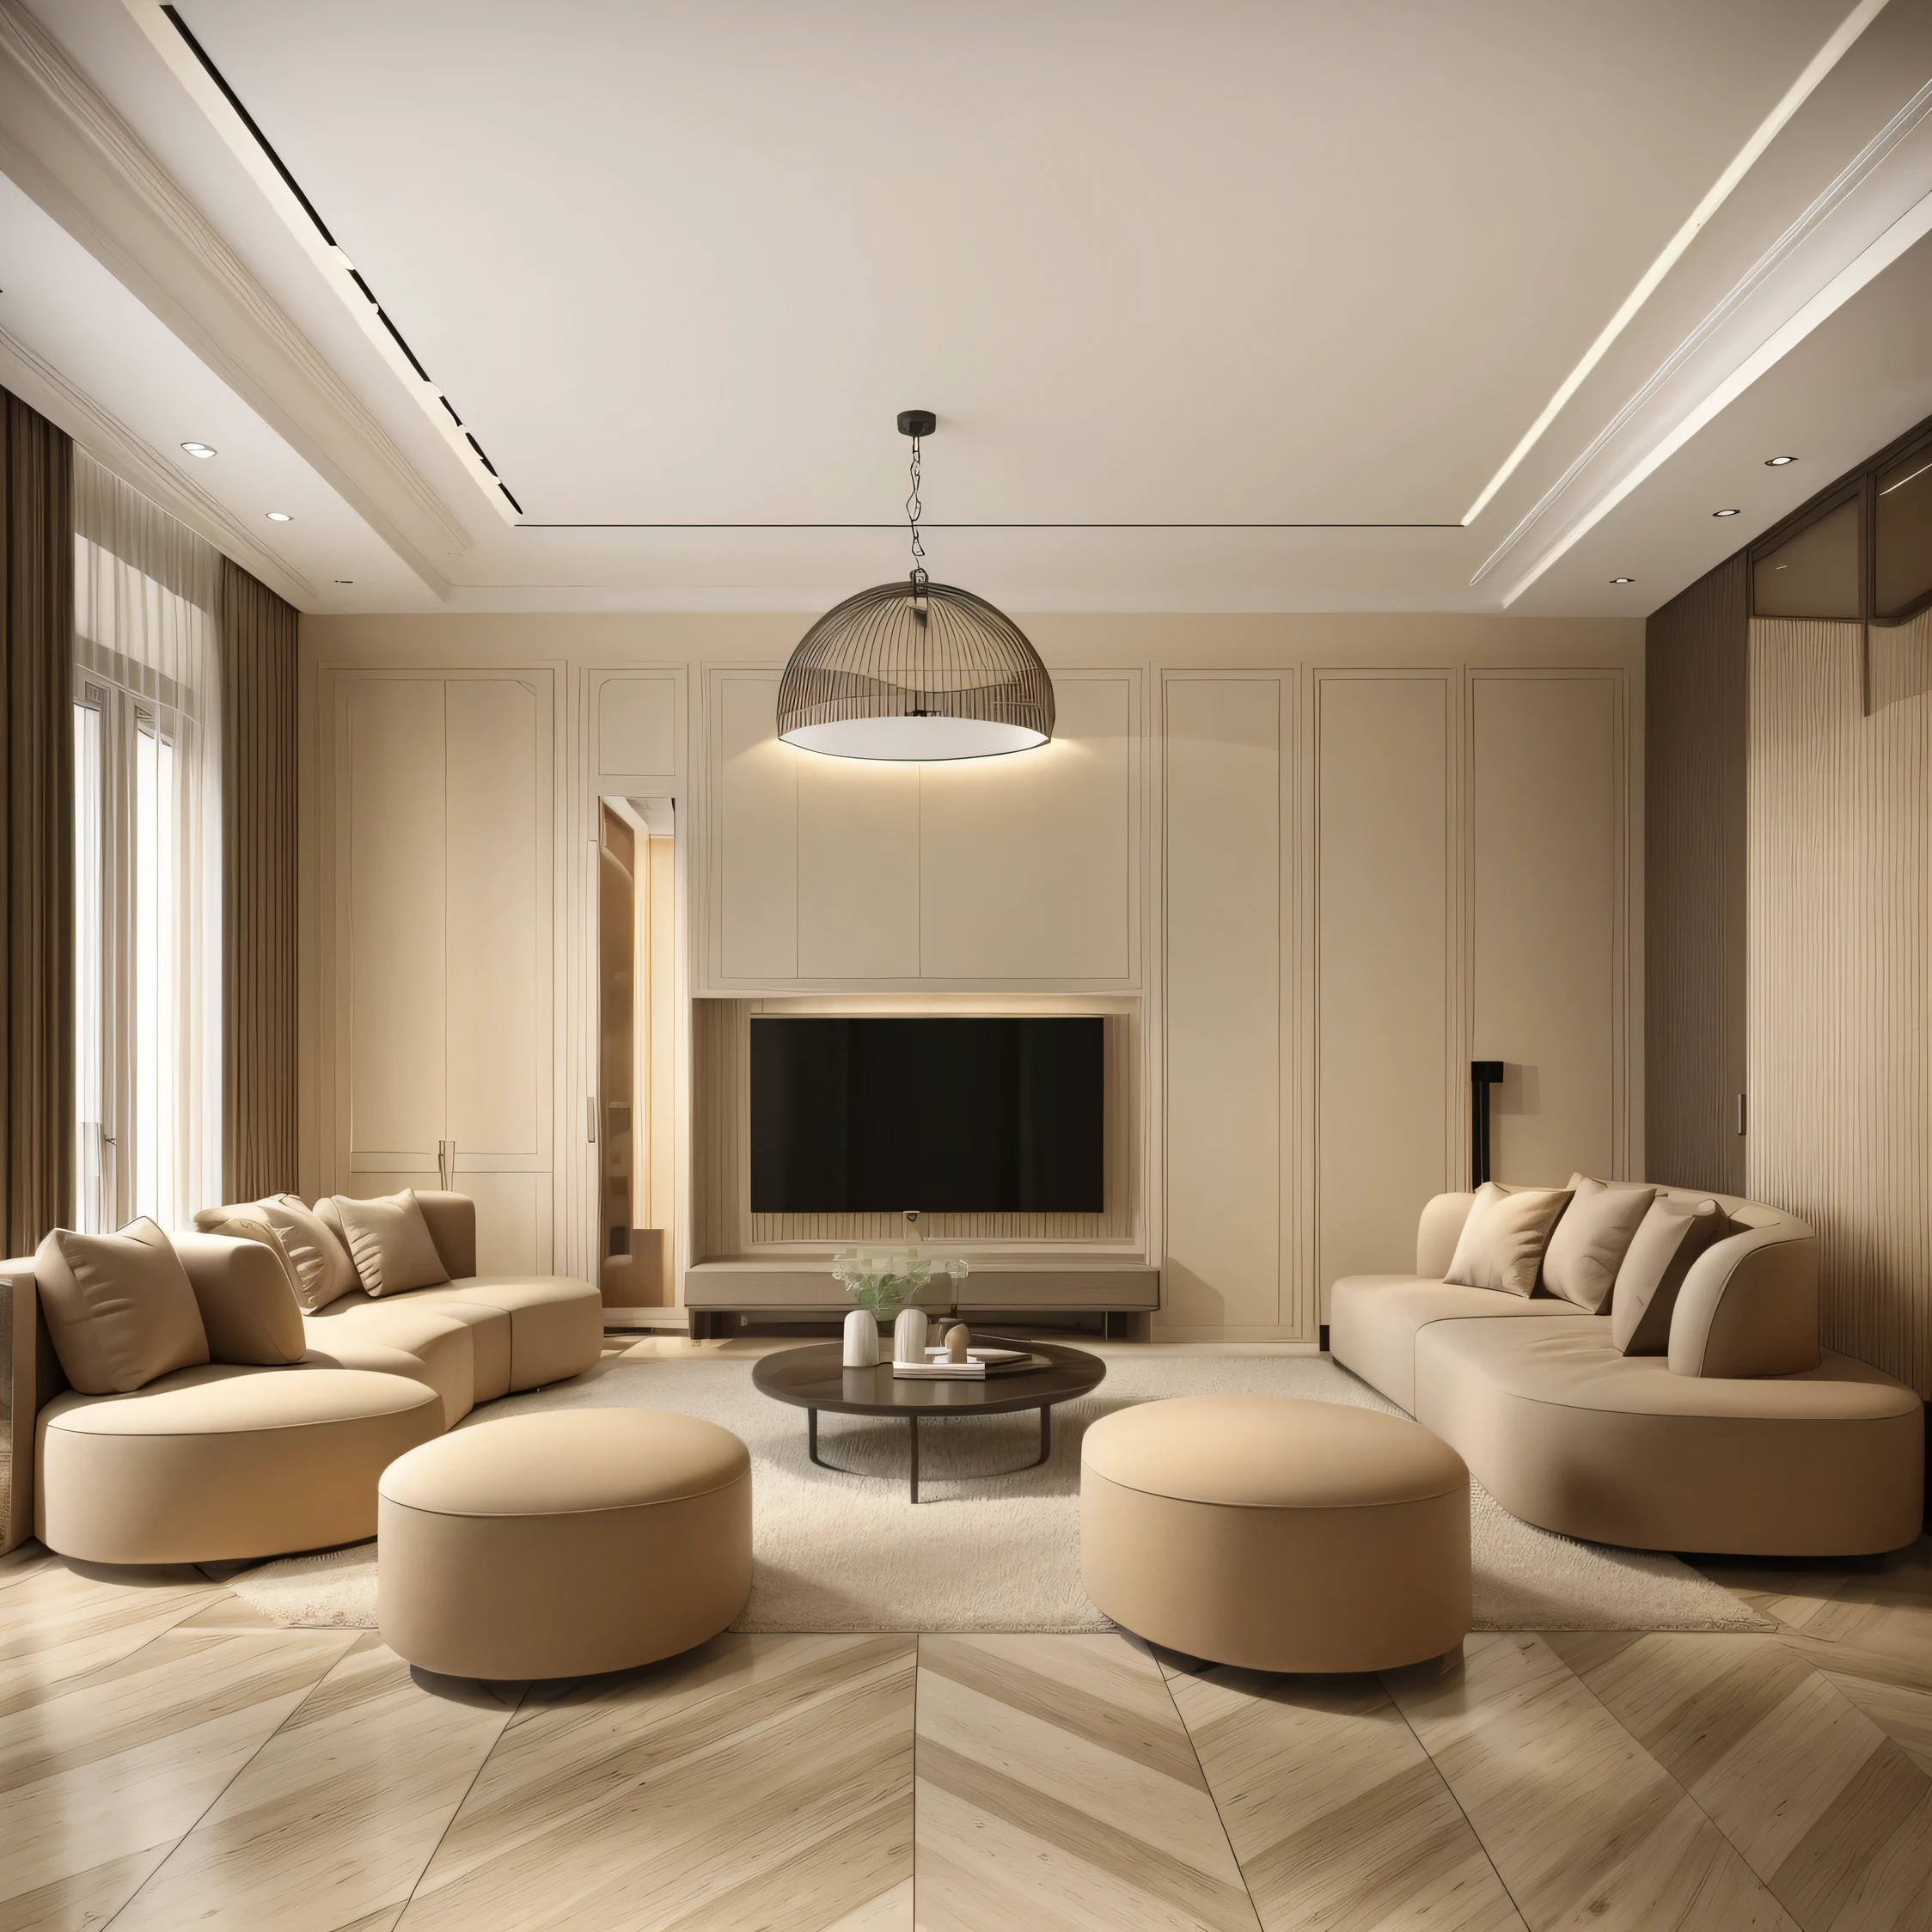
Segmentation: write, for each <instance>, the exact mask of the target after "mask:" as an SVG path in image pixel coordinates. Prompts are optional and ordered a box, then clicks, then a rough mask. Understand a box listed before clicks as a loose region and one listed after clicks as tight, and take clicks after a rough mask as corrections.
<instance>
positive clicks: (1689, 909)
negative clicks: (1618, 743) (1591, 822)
mask: <svg viewBox="0 0 1932 1932" xmlns="http://www.w3.org/2000/svg"><path fill="white" fill-rule="evenodd" d="M1749 612H1750V604H1749V600H1748V578H1747V577H1746V559H1745V557H1744V555H1743V553H1741V552H1740V553H1739V554H1738V555H1737V556H1735V557H1733V558H1731V559H1729V560H1728V561H1727V562H1726V563H1722V564H1720V565H1719V566H1718V567H1717V568H1716V569H1715V570H1714V571H1712V572H1710V573H1709V575H1708V576H1705V577H1702V578H1698V580H1697V582H1696V583H1695V584H1692V585H1691V587H1690V588H1689V589H1688V590H1684V591H1683V592H1681V593H1680V594H1679V595H1678V596H1675V597H1673V598H1672V600H1671V601H1670V602H1668V603H1667V604H1666V605H1665V606H1664V607H1663V608H1662V609H1661V610H1659V611H1657V612H1656V613H1655V614H1654V615H1653V616H1652V617H1651V619H1650V621H1649V623H1648V626H1647V627H1646V628H1645V633H1644V1000H1645V1018H1644V1171H1645V1172H1646V1173H1648V1174H1653V1175H1655V1176H1656V1177H1658V1178H1659V1179H1660V1180H1666V1181H1674V1182H1677V1183H1679V1184H1680V1185H1682V1186H1684V1187H1699V1188H1714V1189H1717V1190H1718V1191H1719V1192H1720V1193H1722V1194H1741V1193H1742V1192H1743V1191H1744V1182H1745V1144H1744V1141H1743V1140H1740V1139H1739V1135H1738V1131H1737V1097H1738V1095H1739V1093H1740V1092H1742V1091H1744V1086H1745V1057H1746V1053H1745V998H1746V995H1745V948H1746V914H1745V852H1746V828H1745V826H1746V805H1745V770H1746V740H1747V736H1748V731H1749V725H1748V721H1747V711H1748V703H1749V700H1748V695H1747V692H1748V679H1749V669H1750V615H1749Z"/></svg>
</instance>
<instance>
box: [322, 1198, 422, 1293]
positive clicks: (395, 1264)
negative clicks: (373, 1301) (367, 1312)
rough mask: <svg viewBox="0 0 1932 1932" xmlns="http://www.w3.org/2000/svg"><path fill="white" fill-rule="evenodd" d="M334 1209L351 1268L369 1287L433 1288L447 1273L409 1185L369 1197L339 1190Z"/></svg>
mask: <svg viewBox="0 0 1932 1932" xmlns="http://www.w3.org/2000/svg"><path fill="white" fill-rule="evenodd" d="M335 1211H336V1213H337V1214H339V1215H340V1216H341V1217H342V1231H343V1232H344V1233H345V1234H346V1235H347V1236H348V1238H349V1254H350V1257H351V1259H352V1260H353V1261H354V1263H355V1264H356V1273H357V1274H358V1275H360V1276H361V1277H362V1285H363V1287H364V1289H365V1290H366V1291H367V1292H368V1293H370V1294H376V1295H381V1294H402V1293H407V1291H408V1290H409V1289H411V1288H433V1287H436V1286H437V1283H438V1282H440V1281H448V1280H449V1269H446V1268H445V1267H444V1266H443V1256H441V1255H439V1254H438V1253H437V1251H436V1243H435V1241H434V1240H433V1239H432V1238H431V1235H430V1224H429V1223H428V1222H427V1221H426V1220H424V1219H423V1210H422V1208H421V1206H420V1205H419V1202H418V1201H417V1199H416V1190H415V1189H413V1188H405V1189H403V1190H402V1192H401V1193H400V1194H392V1195H387V1196H378V1197H377V1198H376V1199H375V1200H372V1201H358V1200H357V1199H356V1198H355V1197H354V1196H353V1195H346V1194H339V1195H336V1196H335Z"/></svg>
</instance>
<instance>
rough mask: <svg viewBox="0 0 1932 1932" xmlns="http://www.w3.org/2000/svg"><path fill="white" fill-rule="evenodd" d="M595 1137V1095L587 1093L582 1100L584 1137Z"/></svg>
mask: <svg viewBox="0 0 1932 1932" xmlns="http://www.w3.org/2000/svg"><path fill="white" fill-rule="evenodd" d="M596 1137H597V1097H596V1094H594V1093H592V1094H588V1095H586V1096H585V1097H584V1139H585V1140H596Z"/></svg>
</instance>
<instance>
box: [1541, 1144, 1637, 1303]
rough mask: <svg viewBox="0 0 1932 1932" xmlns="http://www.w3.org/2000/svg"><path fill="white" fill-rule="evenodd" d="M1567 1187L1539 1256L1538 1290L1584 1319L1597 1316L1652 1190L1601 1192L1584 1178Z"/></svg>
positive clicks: (1572, 1180) (1607, 1300) (1599, 1184)
mask: <svg viewBox="0 0 1932 1932" xmlns="http://www.w3.org/2000/svg"><path fill="white" fill-rule="evenodd" d="M1569 1184H1570V1194H1571V1195H1572V1199H1571V1201H1570V1204H1569V1206H1568V1208H1565V1209H1564V1210H1563V1218H1562V1220H1560V1221H1558V1222H1557V1223H1556V1232H1555V1233H1554V1234H1552V1235H1551V1236H1550V1249H1549V1252H1548V1253H1546V1254H1545V1255H1544V1257H1543V1285H1544V1287H1546V1288H1548V1289H1549V1291H1550V1293H1551V1294H1556V1295H1561V1296H1562V1298H1563V1299H1564V1300H1565V1301H1574V1303H1575V1304H1576V1305H1577V1306H1578V1307H1579V1308H1580V1309H1582V1310H1583V1311H1584V1312H1585V1313H1586V1314H1588V1315H1600V1314H1602V1313H1603V1311H1604V1310H1605V1309H1606V1308H1607V1307H1609V1305H1610V1295H1611V1289H1612V1288H1614V1287H1616V1286H1617V1269H1619V1268H1621V1267H1622V1266H1623V1256H1624V1255H1625V1253H1626V1252H1627V1251H1628V1250H1629V1245H1630V1242H1631V1238H1633V1237H1634V1236H1635V1233H1636V1231H1637V1228H1638V1226H1640V1224H1641V1223H1642V1220H1643V1217H1644V1216H1645V1215H1646V1214H1648V1213H1649V1211H1650V1203H1651V1202H1652V1201H1654V1199H1655V1198H1656V1195H1657V1190H1656V1189H1655V1188H1611V1187H1605V1185H1604V1183H1602V1182H1601V1181H1593V1180H1592V1179H1591V1178H1590V1177H1589V1176H1588V1175H1587V1174H1572V1175H1571V1176H1570V1183H1569Z"/></svg>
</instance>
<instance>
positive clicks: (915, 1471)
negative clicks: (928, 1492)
mask: <svg viewBox="0 0 1932 1932" xmlns="http://www.w3.org/2000/svg"><path fill="white" fill-rule="evenodd" d="M906 1420H907V1421H908V1422H909V1423H910V1424H911V1425H912V1465H911V1466H912V1485H913V1501H914V1502H917V1501H919V1417H918V1416H916V1415H908V1416H907V1418H906Z"/></svg>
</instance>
